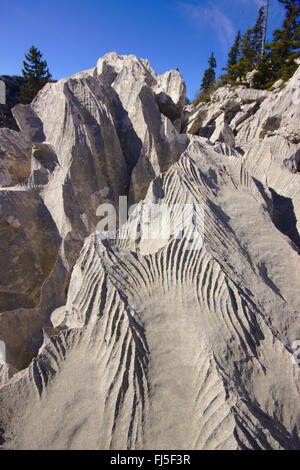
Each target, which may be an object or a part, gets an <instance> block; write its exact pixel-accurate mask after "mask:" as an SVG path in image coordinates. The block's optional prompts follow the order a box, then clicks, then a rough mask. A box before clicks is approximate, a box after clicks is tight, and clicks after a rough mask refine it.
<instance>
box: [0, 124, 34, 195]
mask: <svg viewBox="0 0 300 470" xmlns="http://www.w3.org/2000/svg"><path fill="white" fill-rule="evenodd" d="M31 151H32V145H31V142H30V141H29V140H28V139H26V138H25V137H24V136H23V135H22V134H20V132H15V131H13V130H10V129H7V128H4V129H0V187H8V186H14V185H16V184H18V183H22V182H24V181H25V180H26V179H27V178H28V177H29V175H30V172H31Z"/></svg>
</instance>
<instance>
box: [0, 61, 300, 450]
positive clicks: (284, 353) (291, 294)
mask: <svg viewBox="0 0 300 470" xmlns="http://www.w3.org/2000/svg"><path fill="white" fill-rule="evenodd" d="M185 94H186V88H185V83H184V80H183V78H182V76H181V75H180V73H179V72H178V71H170V72H167V73H165V74H163V75H157V74H156V73H155V72H154V71H153V69H152V68H151V66H150V64H149V62H148V61H147V60H144V59H139V58H137V57H135V56H132V55H130V56H120V55H117V54H116V53H110V54H107V55H106V56H104V57H103V58H101V59H99V61H98V63H97V66H96V67H95V68H93V69H90V70H88V71H85V72H81V73H78V74H76V75H73V76H71V77H70V78H67V79H62V80H60V81H58V82H57V83H51V84H47V85H46V86H45V87H44V88H43V89H42V90H41V91H40V92H39V93H38V95H37V97H36V98H35V99H34V101H33V102H32V103H31V104H30V105H26V106H24V105H17V106H16V107H15V108H14V109H13V115H14V117H15V119H16V122H17V124H18V126H19V128H20V130H21V133H17V132H15V131H12V130H9V129H1V130H0V152H1V153H0V157H1V161H0V185H1V188H0V215H1V231H0V237H1V248H2V249H1V261H0V262H1V275H0V340H1V341H2V342H4V343H5V346H6V357H5V361H2V362H3V363H2V364H0V404H1V405H0V410H1V411H0V446H1V447H2V448H3V449H130V450H134V449H300V400H299V398H300V367H299V364H300V360H299V356H298V355H297V354H298V352H299V351H298V350H297V347H299V345H300V296H299V294H298V291H299V278H300V257H299V253H300V237H299V230H300V209H299V207H300V175H299V174H298V171H299V161H300V127H299V123H300V68H299V69H298V71H297V72H296V73H295V75H294V76H293V77H292V78H291V79H290V81H289V82H288V83H287V84H285V86H284V87H282V88H277V89H275V90H274V91H273V92H269V91H261V90H254V89H251V88H247V87H246V86H241V85H237V86H234V87H233V86H226V87H222V88H219V89H218V90H217V91H216V92H215V93H214V95H213V96H212V98H211V101H210V103H201V104H199V105H198V106H197V107H195V108H194V107H193V106H191V105H189V106H185ZM120 196H123V197H124V196H126V197H127V199H128V206H129V207H130V206H131V209H132V210H131V211H130V215H129V217H128V220H127V221H125V222H124V221H117V222H120V223H119V224H118V225H117V227H116V229H115V230H114V231H106V232H103V231H102V232H100V231H99V229H98V223H99V219H100V218H101V217H100V215H101V216H103V215H104V214H103V213H102V212H101V211H100V212H99V210H98V209H99V207H101V206H102V205H103V204H106V205H107V206H108V205H111V206H112V207H114V208H115V209H116V211H117V212H118V209H119V198H120ZM102 207H103V206H102ZM149 208H150V209H151V210H154V209H153V208H155V211H154V212H155V213H151V214H152V215H151V214H150V215H151V217H149ZM151 210H150V212H151ZM297 351H298V352H297Z"/></svg>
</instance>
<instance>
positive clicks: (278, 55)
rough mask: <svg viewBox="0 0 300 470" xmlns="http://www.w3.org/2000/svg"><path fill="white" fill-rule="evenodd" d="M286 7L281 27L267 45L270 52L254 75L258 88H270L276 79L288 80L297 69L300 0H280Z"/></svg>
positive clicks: (299, 42)
mask: <svg viewBox="0 0 300 470" xmlns="http://www.w3.org/2000/svg"><path fill="white" fill-rule="evenodd" d="M279 2H280V3H282V4H283V5H284V8H285V10H286V11H285V19H284V22H283V26H282V28H281V29H276V30H275V31H274V33H273V41H272V42H271V43H270V44H267V45H266V50H267V51H268V53H267V54H266V55H265V56H264V57H262V59H261V61H260V63H259V65H258V72H257V74H255V76H254V86H255V87H256V88H269V87H270V86H271V85H272V84H273V83H274V82H275V81H276V80H278V79H280V78H282V79H283V80H285V81H286V80H288V79H289V78H290V77H291V76H292V75H293V74H294V72H295V71H296V69H297V64H296V63H295V58H296V57H298V56H299V55H300V0H279Z"/></svg>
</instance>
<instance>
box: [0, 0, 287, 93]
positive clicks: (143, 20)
mask: <svg viewBox="0 0 300 470" xmlns="http://www.w3.org/2000/svg"><path fill="white" fill-rule="evenodd" d="M1 3H2V4H0V9H1V10H0V15H1V36H2V47H1V53H0V75H2V74H7V75H20V74H21V68H22V61H23V59H24V53H25V52H27V51H28V49H29V47H30V46H31V45H35V46H36V47H38V48H39V49H40V50H41V51H42V52H43V54H44V58H45V59H46V60H47V62H48V66H49V69H50V72H51V73H52V75H53V78H55V79H60V78H62V77H67V76H69V75H71V74H73V73H75V72H79V71H81V70H84V69H88V68H91V67H93V66H95V65H96V62H97V59H98V58H99V57H102V56H103V55H104V54H106V53H107V52H111V51H116V52H117V53H119V54H135V55H137V56H139V57H142V58H147V59H149V61H150V64H151V65H152V67H153V68H154V70H155V71H156V72H157V73H164V72H165V71H167V70H170V69H176V68H177V67H178V68H179V70H180V72H181V73H182V75H183V76H184V78H185V80H186V83H187V94H188V96H189V97H190V98H193V97H194V94H195V92H196V91H197V89H198V88H199V85H200V83H201V79H202V75H203V71H204V70H205V68H207V60H208V57H209V55H210V54H211V52H212V51H214V53H215V56H216V58H217V65H218V68H217V73H221V69H222V67H224V65H225V64H226V60H227V54H228V51H229V49H230V47H231V46H232V43H233V40H234V37H235V35H236V33H237V31H238V29H241V31H242V32H244V31H245V30H246V29H247V27H249V26H250V27H251V26H253V24H254V23H255V21H256V17H257V11H258V8H259V6H260V5H262V4H264V3H265V2H264V0H149V1H144V0H123V1H121V0H85V1H84V0H81V1H80V0H26V1H24V0H11V1H5V4H4V2H1ZM283 18H284V10H283V8H282V5H280V4H279V2H278V0H271V11H270V22H269V37H270V38H271V37H272V34H271V33H272V31H273V29H274V28H275V27H280V26H281V24H282V21H283ZM3 38H5V39H4V43H3Z"/></svg>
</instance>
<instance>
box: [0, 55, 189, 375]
mask: <svg viewBox="0 0 300 470" xmlns="http://www.w3.org/2000/svg"><path fill="white" fill-rule="evenodd" d="M101 63H102V66H101ZM144 64H145V65H144ZM112 78H113V79H112ZM154 89H155V92H154V91H153V90H154ZM160 93H163V94H164V96H165V97H167V98H169V99H170V100H171V102H172V105H173V106H175V107H176V110H177V114H176V118H177V117H178V116H180V113H181V112H182V109H183V102H184V99H185V84H184V81H183V79H182V77H181V76H180V74H179V73H178V72H167V73H166V74H164V75H163V76H161V77H160V76H158V75H157V74H155V72H154V71H153V70H152V69H151V67H150V65H149V63H148V62H147V61H145V60H142V59H138V58H136V57H134V56H129V57H127V56H118V55H117V54H115V53H112V54H108V55H107V56H105V57H104V58H103V59H101V60H100V61H99V62H98V66H97V68H94V69H91V70H88V71H86V72H81V73H79V74H76V75H74V76H72V77H70V78H68V79H63V80H60V81H59V82H57V83H48V84H47V85H46V86H45V87H44V88H43V89H42V90H41V91H40V92H39V93H38V95H37V97H36V98H35V99H34V101H33V102H32V103H31V104H30V105H21V104H19V105H17V106H16V107H15V108H14V109H13V114H14V117H15V119H16V121H17V122H18V125H19V128H20V129H21V133H16V132H13V131H10V130H8V129H2V130H0V132H1V134H0V149H1V150H0V151H1V152H2V154H1V156H2V157H3V158H2V159H1V166H0V181H1V183H2V186H3V187H7V186H12V185H16V184H17V183H20V182H22V191H21V192H20V187H18V186H16V187H13V188H10V191H9V192H8V191H7V190H5V191H2V192H0V207H1V211H2V213H3V217H4V218H3V224H4V225H5V231H3V243H5V250H4V251H3V252H2V256H3V258H2V260H1V262H2V265H3V266H5V265H6V264H7V263H8V262H9V261H8V260H13V262H11V263H9V272H5V271H4V270H3V272H2V276H3V279H1V282H0V291H3V292H4V293H5V296H4V297H3V296H2V297H1V298H0V314H1V315H2V317H4V316H5V318H6V317H7V318H8V317H9V319H10V320H9V321H10V326H9V328H10V329H12V330H13V329H16V328H17V325H18V324H19V323H20V322H23V329H24V335H23V334H21V333H20V334H19V340H18V341H17V343H16V341H15V339H12V341H9V340H8V336H9V335H8V334H6V333H5V335H4V333H3V334H2V336H3V337H2V339H3V340H5V341H6V342H7V345H8V346H7V347H8V348H10V349H11V350H12V349H13V350H14V354H12V355H11V357H10V362H11V363H12V365H14V366H15V367H19V365H20V364H22V367H24V364H25V363H26V361H28V358H29V360H30V359H31V358H32V356H33V355H34V354H33V350H34V347H33V346H32V347H31V346H30V348H29V350H30V351H31V353H30V354H31V356H30V354H29V355H28V354H27V353H24V348H27V349H28V347H27V339H28V336H30V334H29V333H30V325H32V330H31V333H32V336H33V337H34V336H35V335H36V334H37V333H38V332H39V331H40V330H41V326H42V325H46V326H47V325H48V324H49V321H50V320H49V319H50V315H51V313H52V311H53V310H54V309H55V308H59V307H61V306H62V305H63V304H64V303H65V301H66V293H67V290H68V283H69V280H70V274H71V271H72V269H73V266H74V263H75V262H76V260H77V258H78V255H79V252H80V249H81V247H82V244H83V241H84V239H85V237H87V236H88V235H89V234H90V233H92V232H93V231H94V230H95V229H96V226H97V223H98V222H99V216H98V215H97V208H98V207H99V205H100V204H104V203H107V204H113V206H115V207H116V208H118V200H119V196H122V195H124V196H127V195H130V200H131V203H134V202H136V201H137V200H139V199H141V198H142V197H144V195H145V194H146V191H147V188H148V185H149V183H150V181H151V180H152V179H153V178H154V177H156V176H158V175H159V174H160V172H161V171H166V170H167V169H168V168H169V166H170V165H171V164H172V163H174V162H175V161H176V160H178V158H179V156H180V154H181V153H182V151H183V150H184V149H185V148H186V146H187V145H188V138H187V136H186V135H180V134H179V133H178V131H177V130H176V129H175V127H174V125H173V123H172V122H171V121H170V120H169V119H168V118H167V117H166V116H165V115H163V114H161V112H160V109H159V106H158V98H157V94H160ZM24 180H26V181H24ZM3 189H4V188H3ZM15 201H16V202H15ZM26 204H29V207H32V211H31V212H30V211H29V209H27V207H26ZM24 205H25V206H24ZM19 212H20V214H19ZM43 214H47V215H43ZM19 215H20V217H19ZM46 219H47V220H46ZM16 224H19V225H18V226H17V225H16ZM50 226H51V227H50ZM49 227H50V228H49ZM48 229H49V231H48V232H47V230H48ZM24 230H25V232H24ZM44 232H47V233H44ZM23 238H24V241H23V242H21V240H23ZM48 238H49V240H50V241H51V243H50V242H49V243H50V245H49V243H48V241H47V240H48ZM38 246H41V247H42V248H41V249H42V251H44V253H45V254H44V256H46V258H47V259H48V258H49V260H50V259H51V262H50V261H49V262H47V263H48V264H47V270H46V272H45V270H44V268H43V266H42V265H43V262H42V261H41V257H42V253H40V252H39V248H38ZM25 258H26V260H27V261H26V262H25ZM18 260H19V261H18ZM8 274H9V275H8ZM5 279H6V280H5ZM8 279H9V281H8ZM8 282H9V287H8V285H7V283H8ZM3 295H4V294H3ZM20 308H24V309H31V310H30V314H29V313H28V312H27V313H28V315H25V314H24V312H23V311H20ZM32 309H33V310H32ZM8 311H9V312H10V314H9V313H7V312H8ZM32 317H35V319H33V318H32ZM3 321H4V320H3ZM5 322H6V320H5ZM3 331H4V327H3ZM25 332H26V334H25ZM4 336H5V338H4ZM25 337H26V341H25ZM0 338H1V328H0ZM13 338H14V337H13ZM23 340H24V341H23ZM22 341H23V342H22ZM41 341H42V335H41V334H40V333H38V337H36V338H35V340H34V341H33V343H34V342H35V343H36V346H35V348H38V345H39V344H40V343H41ZM24 342H25V343H26V344H24ZM11 343H12V344H11ZM16 344H17V345H18V347H17V346H16ZM35 352H37V349H36V351H35ZM27 363H28V362H27Z"/></svg>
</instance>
